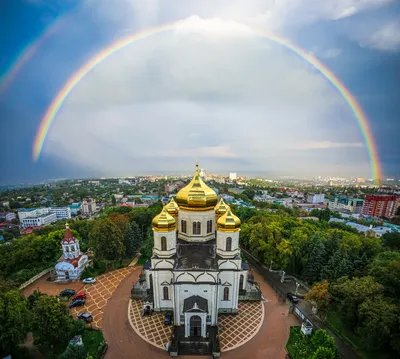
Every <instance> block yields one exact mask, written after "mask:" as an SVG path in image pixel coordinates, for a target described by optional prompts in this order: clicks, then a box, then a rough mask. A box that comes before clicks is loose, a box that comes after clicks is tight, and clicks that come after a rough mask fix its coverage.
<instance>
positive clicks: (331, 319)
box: [326, 311, 391, 359]
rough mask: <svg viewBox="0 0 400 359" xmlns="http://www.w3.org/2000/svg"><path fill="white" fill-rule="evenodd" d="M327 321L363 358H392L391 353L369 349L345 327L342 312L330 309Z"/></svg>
mask: <svg viewBox="0 0 400 359" xmlns="http://www.w3.org/2000/svg"><path fill="white" fill-rule="evenodd" d="M326 322H327V324H328V325H329V327H330V328H331V329H332V330H333V331H334V332H335V333H336V334H337V335H339V336H340V337H341V338H343V340H344V341H345V342H346V343H348V344H349V345H350V346H352V347H353V349H354V350H355V351H356V352H357V354H358V355H359V356H360V357H361V358H363V359H390V358H391V356H390V355H389V354H385V353H381V352H379V351H377V352H372V351H367V349H366V348H365V345H364V343H363V342H362V340H361V339H360V337H359V336H357V335H356V334H355V333H353V332H352V331H351V330H349V329H348V328H346V327H345V325H344V323H343V322H342V320H341V318H340V314H339V313H337V312H335V311H329V312H328V315H327V318H326Z"/></svg>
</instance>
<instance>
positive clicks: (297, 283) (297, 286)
mask: <svg viewBox="0 0 400 359" xmlns="http://www.w3.org/2000/svg"><path fill="white" fill-rule="evenodd" d="M299 286H300V283H299V282H296V291H295V292H294V295H298V294H299V293H298V289H299Z"/></svg>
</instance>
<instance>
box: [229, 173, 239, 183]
mask: <svg viewBox="0 0 400 359" xmlns="http://www.w3.org/2000/svg"><path fill="white" fill-rule="evenodd" d="M236 178H237V174H236V172H232V173H229V179H230V180H231V181H234V180H235V179H236Z"/></svg>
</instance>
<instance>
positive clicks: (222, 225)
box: [217, 207, 240, 232]
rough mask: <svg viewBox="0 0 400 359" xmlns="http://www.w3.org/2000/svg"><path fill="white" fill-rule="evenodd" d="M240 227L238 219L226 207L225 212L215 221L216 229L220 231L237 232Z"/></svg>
mask: <svg viewBox="0 0 400 359" xmlns="http://www.w3.org/2000/svg"><path fill="white" fill-rule="evenodd" d="M239 229H240V219H239V217H237V216H235V215H234V214H233V213H232V211H231V209H230V208H229V207H228V209H227V211H226V212H225V214H224V215H223V216H222V217H220V218H219V219H218V221H217V230H218V231H221V232H237V231H239Z"/></svg>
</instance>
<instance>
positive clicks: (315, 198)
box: [307, 193, 325, 204]
mask: <svg viewBox="0 0 400 359" xmlns="http://www.w3.org/2000/svg"><path fill="white" fill-rule="evenodd" d="M324 200H325V194H324V193H311V194H309V195H308V196H307V202H308V203H314V204H318V203H324Z"/></svg>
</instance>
